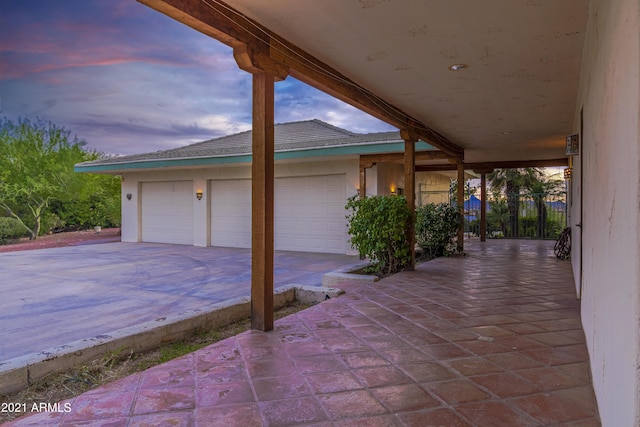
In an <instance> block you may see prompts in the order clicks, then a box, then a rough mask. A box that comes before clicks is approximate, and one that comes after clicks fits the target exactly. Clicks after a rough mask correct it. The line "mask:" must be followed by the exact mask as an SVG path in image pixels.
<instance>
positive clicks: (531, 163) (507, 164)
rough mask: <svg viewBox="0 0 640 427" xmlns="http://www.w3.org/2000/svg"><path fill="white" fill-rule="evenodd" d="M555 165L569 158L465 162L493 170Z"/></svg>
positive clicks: (446, 167)
mask: <svg viewBox="0 0 640 427" xmlns="http://www.w3.org/2000/svg"><path fill="white" fill-rule="evenodd" d="M553 166H567V158H566V157H563V158H560V159H549V160H511V161H500V162H482V163H465V164H464V167H465V169H467V170H474V171H475V170H478V171H483V170H492V169H511V168H544V167H553ZM457 169H458V166H457V164H441V165H416V172H439V171H454V170H457Z"/></svg>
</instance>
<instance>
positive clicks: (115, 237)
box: [0, 228, 120, 253]
mask: <svg viewBox="0 0 640 427" xmlns="http://www.w3.org/2000/svg"><path fill="white" fill-rule="evenodd" d="M119 241H120V229H119V228H103V229H102V231H101V232H100V233H96V232H95V231H93V230H84V231H70V232H66V233H55V234H49V235H46V236H39V237H38V239H37V240H29V239H28V238H24V239H20V240H19V241H18V242H16V243H12V244H9V245H0V253H2V252H15V251H28V250H31V249H46V248H59V247H63V246H74V245H83V244H95V243H107V242H119Z"/></svg>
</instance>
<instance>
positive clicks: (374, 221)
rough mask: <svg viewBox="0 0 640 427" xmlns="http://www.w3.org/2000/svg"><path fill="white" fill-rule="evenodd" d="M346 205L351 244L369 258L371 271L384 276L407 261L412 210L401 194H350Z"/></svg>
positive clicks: (400, 268) (395, 270) (398, 269)
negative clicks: (360, 196) (359, 195)
mask: <svg viewBox="0 0 640 427" xmlns="http://www.w3.org/2000/svg"><path fill="white" fill-rule="evenodd" d="M345 208H346V209H347V210H349V212H350V213H349V215H347V220H348V221H349V228H348V233H349V235H350V236H351V245H352V246H353V248H354V249H356V250H358V251H359V252H360V253H361V254H362V255H365V256H367V257H368V258H369V259H370V260H371V262H372V263H373V270H374V271H372V272H374V273H376V274H379V275H382V276H386V275H389V274H393V273H397V272H398V271H401V270H402V269H403V268H404V267H405V266H406V265H407V264H408V263H409V262H410V260H411V252H410V250H409V239H408V236H407V230H408V225H409V224H410V221H411V220H412V214H411V211H410V210H409V208H408V207H407V200H406V198H405V197H404V196H370V197H365V198H362V199H361V198H359V197H358V196H353V197H351V198H350V199H349V201H348V202H347V205H346V206H345Z"/></svg>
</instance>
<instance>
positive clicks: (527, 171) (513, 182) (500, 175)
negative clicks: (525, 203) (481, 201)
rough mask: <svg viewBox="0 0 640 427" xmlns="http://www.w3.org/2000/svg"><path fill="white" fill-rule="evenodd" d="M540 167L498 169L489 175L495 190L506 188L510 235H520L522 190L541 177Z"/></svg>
mask: <svg viewBox="0 0 640 427" xmlns="http://www.w3.org/2000/svg"><path fill="white" fill-rule="evenodd" d="M542 175H543V174H542V171H541V170H540V169H539V168H514V169H496V170H494V171H493V172H491V173H490V174H489V175H487V178H488V179H489V182H490V184H491V187H492V188H493V190H497V191H499V190H504V193H505V195H506V196H507V206H508V208H509V231H510V237H518V234H519V217H520V190H521V189H523V188H527V186H528V185H530V184H531V183H532V182H534V181H536V180H537V179H538V178H539V177H541V176H542Z"/></svg>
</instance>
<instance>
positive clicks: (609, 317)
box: [571, 0, 640, 427]
mask: <svg viewBox="0 0 640 427" xmlns="http://www.w3.org/2000/svg"><path fill="white" fill-rule="evenodd" d="M589 14H590V17H589V24H588V29H587V37H586V41H585V49H584V58H583V69H582V75H581V82H580V93H579V97H578V104H577V112H576V122H575V123H576V124H575V131H576V132H579V131H580V110H581V109H583V125H582V127H583V133H582V135H581V152H580V156H581V157H580V156H577V157H575V158H574V168H575V169H574V181H573V186H572V187H573V188H572V193H573V194H572V197H573V203H572V206H571V221H572V234H573V236H574V238H573V240H574V242H575V244H574V245H573V252H572V266H573V269H574V273H575V274H574V276H575V278H576V287H577V289H580V287H581V289H582V290H581V304H582V321H583V326H584V330H585V335H586V339H587V347H588V349H589V355H590V359H591V369H592V376H593V386H594V390H595V393H596V397H597V400H598V406H599V410H600V416H601V419H602V425H603V426H612V427H613V426H637V425H640V403H639V402H640V358H639V355H640V338H639V337H640V235H639V229H640V218H639V216H640V195H639V193H640V180H639V172H638V171H639V168H640V154H639V146H640V144H639V130H638V114H639V112H640V109H639V105H640V85H639V79H640V75H639V69H640V43H639V40H640V32H639V29H638V23H639V5H638V2H637V0H592V1H591V3H590V11H589ZM581 186H582V188H581ZM581 198H582V199H581ZM581 202H582V203H581ZM581 205H582V208H583V209H582V216H581V215H580V214H581V212H580V207H581ZM580 220H582V241H581V242H580V240H579V238H580V229H579V228H578V227H576V224H577V223H578V222H580ZM580 252H582V257H581V256H580V255H581V254H580ZM581 258H582V264H581V263H580V259H581ZM580 281H581V282H580Z"/></svg>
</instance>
